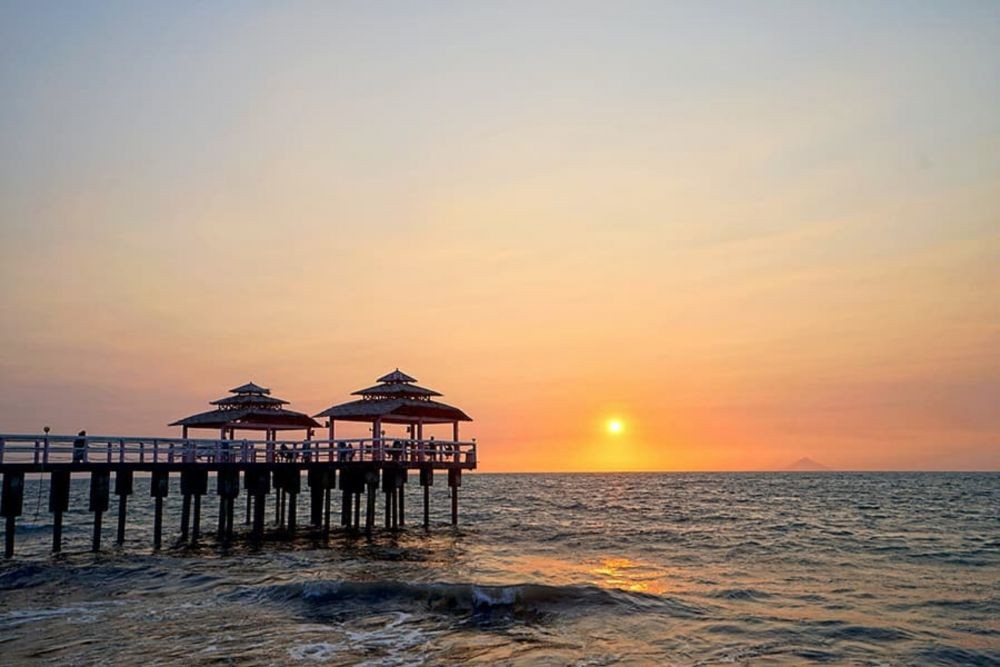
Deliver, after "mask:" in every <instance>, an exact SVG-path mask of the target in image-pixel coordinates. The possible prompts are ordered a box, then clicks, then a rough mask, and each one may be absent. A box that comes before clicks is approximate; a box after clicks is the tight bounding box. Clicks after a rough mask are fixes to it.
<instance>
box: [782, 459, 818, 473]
mask: <svg viewBox="0 0 1000 667" xmlns="http://www.w3.org/2000/svg"><path fill="white" fill-rule="evenodd" d="M785 470H812V471H816V470H829V468H827V467H826V466H825V465H823V464H822V463H819V462H817V461H813V460H812V459H811V458H809V457H807V456H803V457H802V458H801V459H799V460H798V461H796V462H795V463H793V464H791V465H790V466H788V467H787V468H785Z"/></svg>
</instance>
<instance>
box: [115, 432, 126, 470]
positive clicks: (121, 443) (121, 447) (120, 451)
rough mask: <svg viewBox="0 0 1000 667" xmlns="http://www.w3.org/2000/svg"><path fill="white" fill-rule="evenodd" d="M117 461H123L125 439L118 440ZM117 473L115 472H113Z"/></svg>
mask: <svg viewBox="0 0 1000 667" xmlns="http://www.w3.org/2000/svg"><path fill="white" fill-rule="evenodd" d="M118 462H119V463H125V440H124V439H121V440H119V441H118ZM115 474H117V473H115Z"/></svg>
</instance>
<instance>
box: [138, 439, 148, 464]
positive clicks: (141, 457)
mask: <svg viewBox="0 0 1000 667" xmlns="http://www.w3.org/2000/svg"><path fill="white" fill-rule="evenodd" d="M145 462H146V443H145V442H143V441H142V440H140V441H139V463H145Z"/></svg>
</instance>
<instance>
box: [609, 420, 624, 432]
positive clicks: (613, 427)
mask: <svg viewBox="0 0 1000 667" xmlns="http://www.w3.org/2000/svg"><path fill="white" fill-rule="evenodd" d="M624 428H625V425H624V424H622V422H621V420H620V419H609V420H608V433H610V434H612V435H618V434H619V433H621V432H622V430H623V429H624Z"/></svg>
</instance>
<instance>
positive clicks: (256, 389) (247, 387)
mask: <svg viewBox="0 0 1000 667" xmlns="http://www.w3.org/2000/svg"><path fill="white" fill-rule="evenodd" d="M229 393H230V394H255V395H258V396H266V395H267V394H270V393H271V390H270V389H268V388H267V387H261V386H260V385H259V384H254V383H253V382H247V383H246V384H243V385H240V386H239V387H234V388H233V389H230V390H229Z"/></svg>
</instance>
